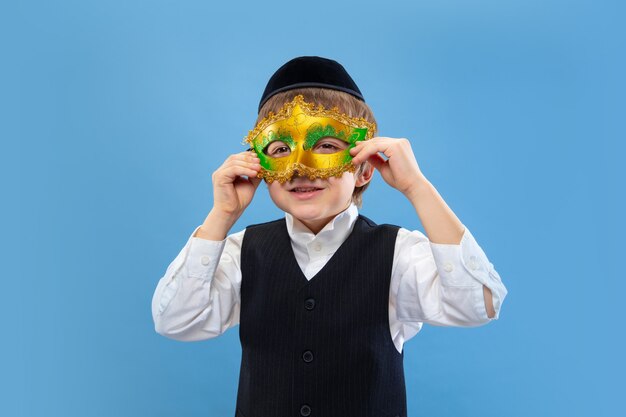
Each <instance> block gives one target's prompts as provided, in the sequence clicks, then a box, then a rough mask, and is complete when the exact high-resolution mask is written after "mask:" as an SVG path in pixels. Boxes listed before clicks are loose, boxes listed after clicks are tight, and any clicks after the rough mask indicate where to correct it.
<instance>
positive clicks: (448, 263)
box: [443, 262, 454, 272]
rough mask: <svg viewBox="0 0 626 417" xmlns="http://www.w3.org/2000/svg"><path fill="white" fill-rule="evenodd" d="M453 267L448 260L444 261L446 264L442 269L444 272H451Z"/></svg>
mask: <svg viewBox="0 0 626 417" xmlns="http://www.w3.org/2000/svg"><path fill="white" fill-rule="evenodd" d="M453 269H454V266H453V265H452V264H451V263H450V262H446V264H445V265H444V266H443V270H444V271H446V272H452V270H453Z"/></svg>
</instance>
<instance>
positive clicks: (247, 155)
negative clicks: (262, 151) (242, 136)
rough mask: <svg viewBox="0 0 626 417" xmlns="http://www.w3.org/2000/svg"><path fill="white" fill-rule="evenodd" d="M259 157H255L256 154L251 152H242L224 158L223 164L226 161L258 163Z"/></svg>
mask: <svg viewBox="0 0 626 417" xmlns="http://www.w3.org/2000/svg"><path fill="white" fill-rule="evenodd" d="M258 160H259V157H258V156H257V154H256V153H255V152H253V151H244V152H241V153H237V154H234V155H230V156H229V157H228V158H226V161H225V162H228V161H258Z"/></svg>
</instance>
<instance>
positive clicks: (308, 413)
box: [300, 404, 311, 416]
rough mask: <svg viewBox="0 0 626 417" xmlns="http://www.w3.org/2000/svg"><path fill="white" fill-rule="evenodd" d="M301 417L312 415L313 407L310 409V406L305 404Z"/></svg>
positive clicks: (301, 409) (301, 408)
mask: <svg viewBox="0 0 626 417" xmlns="http://www.w3.org/2000/svg"><path fill="white" fill-rule="evenodd" d="M300 415H302V416H308V415H311V407H309V406H308V405H306V404H304V405H303V406H302V407H300Z"/></svg>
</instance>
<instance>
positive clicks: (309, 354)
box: [302, 350, 313, 363]
mask: <svg viewBox="0 0 626 417" xmlns="http://www.w3.org/2000/svg"><path fill="white" fill-rule="evenodd" d="M302 360H304V361H305V362H306V363H309V362H312V361H313V352H311V351H310V350H307V351H306V352H304V353H303V354H302Z"/></svg>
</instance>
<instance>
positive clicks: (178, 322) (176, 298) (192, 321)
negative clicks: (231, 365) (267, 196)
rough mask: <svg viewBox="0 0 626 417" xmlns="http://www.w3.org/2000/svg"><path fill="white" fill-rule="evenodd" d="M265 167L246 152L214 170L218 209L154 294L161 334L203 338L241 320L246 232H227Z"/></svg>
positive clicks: (158, 327) (207, 218) (195, 233)
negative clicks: (260, 171) (258, 174)
mask: <svg viewBox="0 0 626 417" xmlns="http://www.w3.org/2000/svg"><path fill="white" fill-rule="evenodd" d="M260 169H261V166H260V164H259V163H258V158H257V156H256V155H254V154H253V153H252V152H248V151H245V152H241V153H239V154H235V155H231V156H229V157H228V158H227V159H226V161H225V162H224V163H223V164H222V165H221V166H220V167H219V168H218V169H217V170H216V171H215V172H214V173H213V175H212V181H213V208H212V209H211V211H210V212H209V214H208V216H207V217H206V219H205V220H204V223H203V224H202V225H201V226H199V227H197V228H196V230H194V232H193V233H192V234H191V236H190V237H189V239H188V241H187V244H186V245H185V247H184V248H183V250H182V251H181V252H180V253H179V255H178V256H177V257H176V259H175V260H174V261H173V262H172V263H171V264H170V266H169V267H168V269H167V271H166V273H165V276H163V277H162V278H161V280H160V281H159V283H158V285H157V288H156V291H155V293H154V296H153V299H152V316H153V320H154V324H155V330H156V331H157V332H158V333H159V334H162V335H164V336H167V337H170V338H173V339H177V340H186V341H192V340H202V339H208V338H211V337H215V336H218V335H220V334H221V333H223V332H224V331H225V330H226V329H228V328H229V327H232V326H234V325H235V324H237V323H238V322H239V289H240V284H241V270H240V267H239V259H240V251H241V241H242V240H243V234H244V231H242V232H239V233H236V234H234V235H231V236H228V237H227V236H226V235H227V233H228V231H229V230H230V229H231V227H232V226H233V225H234V223H235V222H236V221H237V219H239V217H240V216H241V214H242V213H243V211H244V210H245V209H246V207H248V205H249V204H250V202H251V201H252V197H253V196H254V192H255V191H256V189H257V187H258V185H259V183H260V181H261V180H260V179H259V178H256V175H257V173H258V172H259V170H260ZM246 177H247V178H246Z"/></svg>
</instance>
